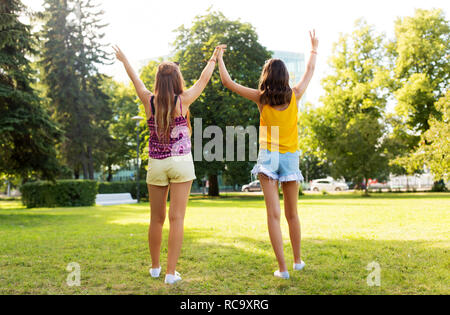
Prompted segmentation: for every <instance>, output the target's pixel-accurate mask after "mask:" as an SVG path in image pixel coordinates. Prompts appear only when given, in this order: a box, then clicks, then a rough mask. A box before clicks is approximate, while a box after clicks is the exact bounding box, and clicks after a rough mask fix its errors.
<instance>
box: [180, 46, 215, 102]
mask: <svg viewBox="0 0 450 315" xmlns="http://www.w3.org/2000/svg"><path fill="white" fill-rule="evenodd" d="M219 50H220V48H219V47H216V49H215V50H214V53H213V55H212V57H211V59H210V60H209V61H208V64H207V65H206V67H205V69H203V72H202V74H201V75H200V78H199V79H198V81H197V82H195V84H194V85H193V86H192V87H191V88H190V89H189V90H186V91H184V93H183V94H181V100H182V102H183V106H186V107H189V106H190V105H191V104H192V103H194V102H195V100H196V99H197V98H198V97H199V96H200V95H201V94H202V93H203V90H204V89H205V87H206V86H207V85H208V82H209V80H210V79H211V76H212V74H213V72H214V68H215V67H216V63H217V56H218V54H219Z"/></svg>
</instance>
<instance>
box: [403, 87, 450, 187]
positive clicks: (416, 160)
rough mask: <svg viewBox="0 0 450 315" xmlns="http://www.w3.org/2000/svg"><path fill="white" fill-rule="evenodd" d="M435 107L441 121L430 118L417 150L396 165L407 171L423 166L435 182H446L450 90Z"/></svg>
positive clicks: (449, 170) (449, 153)
mask: <svg viewBox="0 0 450 315" xmlns="http://www.w3.org/2000/svg"><path fill="white" fill-rule="evenodd" d="M435 106H436V110H437V111H439V113H440V115H439V117H441V119H438V118H436V117H431V118H430V120H429V121H428V125H429V129H428V130H427V131H426V132H425V133H424V134H423V135H422V137H421V141H420V143H419V146H418V148H417V149H416V150H414V151H412V152H410V154H408V155H407V156H403V157H400V158H399V159H398V160H397V163H399V164H401V165H403V166H404V167H406V168H407V169H408V170H414V169H417V168H423V166H424V165H425V166H426V167H428V169H429V170H430V172H431V173H432V174H433V175H434V179H435V181H436V182H438V181H440V180H444V181H445V182H447V181H448V180H449V174H450V143H449V138H450V90H449V91H447V93H446V95H445V96H443V97H442V98H441V99H440V100H439V101H438V102H437V103H436V105H435Z"/></svg>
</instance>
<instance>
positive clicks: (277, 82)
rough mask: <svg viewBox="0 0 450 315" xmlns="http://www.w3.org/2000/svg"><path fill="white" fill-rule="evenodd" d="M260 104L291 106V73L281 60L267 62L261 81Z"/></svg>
mask: <svg viewBox="0 0 450 315" xmlns="http://www.w3.org/2000/svg"><path fill="white" fill-rule="evenodd" d="M259 91H260V92H261V98H260V102H261V104H262V105H271V106H276V105H283V104H289V103H290V102H291V98H292V89H291V87H290V86H289V72H288V70H287V68H286V65H285V64H284V62H283V61H282V60H280V59H270V60H268V61H266V64H265V65H264V68H263V70H262V73H261V78H260V79H259Z"/></svg>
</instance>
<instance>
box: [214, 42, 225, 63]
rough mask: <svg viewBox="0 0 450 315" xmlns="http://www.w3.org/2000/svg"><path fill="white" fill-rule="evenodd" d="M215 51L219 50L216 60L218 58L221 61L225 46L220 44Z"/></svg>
mask: <svg viewBox="0 0 450 315" xmlns="http://www.w3.org/2000/svg"><path fill="white" fill-rule="evenodd" d="M216 49H219V54H218V56H217V58H219V60H221V59H222V58H223V53H224V52H225V51H226V50H227V45H225V44H222V45H219V46H217V47H216Z"/></svg>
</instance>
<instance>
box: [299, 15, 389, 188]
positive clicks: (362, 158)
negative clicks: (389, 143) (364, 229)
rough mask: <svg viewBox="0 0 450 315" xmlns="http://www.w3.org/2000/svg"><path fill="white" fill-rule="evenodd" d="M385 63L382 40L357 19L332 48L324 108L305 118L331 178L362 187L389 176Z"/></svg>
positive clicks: (325, 83) (324, 81)
mask: <svg viewBox="0 0 450 315" xmlns="http://www.w3.org/2000/svg"><path fill="white" fill-rule="evenodd" d="M383 60H384V49H383V37H382V36H378V35H376V34H374V29H373V27H372V26H369V25H367V23H366V22H364V21H363V20H358V21H357V22H356V29H355V31H354V32H353V33H352V34H351V36H349V35H345V36H341V38H340V39H339V41H338V42H337V43H336V44H335V47H334V51H333V57H331V59H330V61H329V64H330V67H331V69H332V73H331V74H330V75H328V76H327V77H325V79H324V80H323V82H322V85H323V88H324V90H325V95H324V96H323V97H322V98H321V101H322V102H323V104H324V105H323V106H322V107H319V108H317V109H315V110H311V111H310V112H309V113H306V114H305V115H307V118H306V122H307V125H306V126H305V128H307V130H308V132H310V133H311V135H312V137H313V138H315V140H314V141H315V143H316V146H317V151H318V153H316V154H317V155H318V156H320V155H322V156H325V157H326V160H328V161H329V162H330V164H331V175H332V176H333V177H335V178H341V177H343V178H345V179H348V180H353V181H355V182H359V183H360V182H364V183H366V187H367V182H368V180H369V179H370V178H379V179H382V178H383V177H386V175H387V174H386V172H387V165H388V164H387V162H388V161H387V158H386V155H385V152H384V147H383V143H382V140H383V136H384V134H385V133H386V125H385V122H384V119H383V118H384V111H385V107H386V93H387V91H386V88H387V85H388V84H389V73H388V71H387V70H386V69H385V68H384V64H383ZM319 153H320V154H319ZM366 192H367V190H366Z"/></svg>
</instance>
